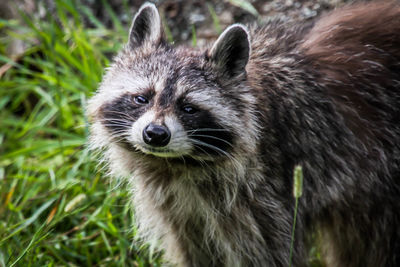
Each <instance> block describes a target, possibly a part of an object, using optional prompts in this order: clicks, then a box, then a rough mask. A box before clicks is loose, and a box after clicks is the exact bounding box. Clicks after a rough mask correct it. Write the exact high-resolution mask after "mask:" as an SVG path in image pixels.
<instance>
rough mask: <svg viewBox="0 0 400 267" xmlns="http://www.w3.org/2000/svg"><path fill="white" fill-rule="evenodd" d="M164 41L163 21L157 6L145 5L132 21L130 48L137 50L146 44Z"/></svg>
mask: <svg viewBox="0 0 400 267" xmlns="http://www.w3.org/2000/svg"><path fill="white" fill-rule="evenodd" d="M161 39H162V31H161V20H160V15H159V14H158V10H157V8H156V6H155V5H154V4H152V3H145V4H143V5H142V6H141V7H140V9H139V11H138V12H137V14H136V16H135V17H134V19H133V21H132V26H131V29H130V31H129V41H128V46H129V48H131V49H135V48H137V47H139V46H141V45H142V44H143V43H144V42H150V43H157V42H160V41H161Z"/></svg>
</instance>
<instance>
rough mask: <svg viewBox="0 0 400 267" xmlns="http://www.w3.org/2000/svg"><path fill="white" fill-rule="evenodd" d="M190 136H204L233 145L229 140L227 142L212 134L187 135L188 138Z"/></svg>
mask: <svg viewBox="0 0 400 267" xmlns="http://www.w3.org/2000/svg"><path fill="white" fill-rule="evenodd" d="M190 137H206V138H211V139H215V140H219V141H222V142H224V143H226V144H228V145H229V146H231V147H233V145H232V144H231V143H230V142H228V141H226V140H224V139H222V138H219V137H216V136H212V135H205V134H204V135H203V134H191V135H189V138H190Z"/></svg>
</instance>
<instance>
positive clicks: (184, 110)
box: [182, 105, 197, 114]
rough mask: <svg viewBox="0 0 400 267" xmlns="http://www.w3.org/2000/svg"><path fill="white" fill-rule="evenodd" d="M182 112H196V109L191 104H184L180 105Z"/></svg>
mask: <svg viewBox="0 0 400 267" xmlns="http://www.w3.org/2000/svg"><path fill="white" fill-rule="evenodd" d="M182 110H183V112H185V113H187V114H194V113H196V112H197V109H196V108H195V107H193V106H191V105H186V106H183V107H182Z"/></svg>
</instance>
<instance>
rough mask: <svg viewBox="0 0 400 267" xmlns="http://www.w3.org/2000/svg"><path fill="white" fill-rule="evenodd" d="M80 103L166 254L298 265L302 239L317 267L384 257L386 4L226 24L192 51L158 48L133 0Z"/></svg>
mask: <svg viewBox="0 0 400 267" xmlns="http://www.w3.org/2000/svg"><path fill="white" fill-rule="evenodd" d="M87 113H88V116H89V117H90V121H91V135H90V146H91V148H93V149H95V150H98V151H101V155H102V157H103V159H104V161H105V162H106V164H108V166H109V169H110V174H111V175H112V176H115V177H124V179H125V181H126V184H127V186H129V189H130V191H131V193H132V200H133V204H132V206H133V207H134V210H135V218H136V220H137V224H138V229H139V233H140V236H141V237H142V238H143V239H144V240H146V241H148V242H151V243H153V244H154V245H155V246H158V247H159V248H160V249H162V250H164V251H165V258H166V261H167V262H169V263H170V264H173V265H177V266H271V267H273V266H289V263H290V261H291V260H292V262H293V264H294V266H308V265H309V263H308V260H307V259H308V252H309V249H310V244H311V243H312V242H311V241H312V240H314V239H317V241H318V244H319V245H320V247H321V254H322V257H323V259H324V261H325V262H326V265H327V266H371V267H376V266H392V267H395V266H400V4H399V3H398V2H393V1H384V2H383V1H380V2H371V3H358V4H353V5H349V6H346V7H343V8H341V9H338V10H335V11H333V12H331V13H328V14H326V15H324V16H322V17H321V18H319V19H317V20H315V21H314V22H310V23H303V24H299V23H291V22H288V21H282V20H272V21H270V22H269V23H267V24H266V25H263V26H252V27H246V26H244V25H241V24H234V25H232V26H230V27H228V28H227V29H226V30H225V31H224V32H223V33H222V34H221V35H220V36H219V38H218V39H217V40H216V42H215V43H214V44H213V45H212V46H210V47H208V48H203V49H195V48H190V47H185V46H178V47H173V46H172V45H171V44H169V43H168V42H167V41H166V39H165V38H164V35H163V31H162V25H161V21H160V16H159V13H158V11H157V8H156V7H155V6H154V5H153V4H150V3H145V4H144V5H143V6H142V7H141V8H140V10H139V11H138V13H137V14H136V16H135V17H134V19H133V23H132V26H131V29H130V33H129V41H128V43H127V44H126V46H125V47H124V49H123V50H122V51H121V52H120V53H119V54H118V55H117V56H116V57H115V58H114V60H113V63H112V64H111V66H110V67H109V68H108V69H107V71H106V74H105V75H104V78H103V81H102V83H101V85H100V87H99V89H98V90H97V92H96V94H95V95H94V96H93V97H92V98H91V99H90V101H89V103H88V107H87ZM296 165H301V166H302V168H303V175H304V182H303V183H304V188H303V196H302V197H301V198H300V199H299V204H298V215H297V223H296V230H295V236H294V248H293V255H292V258H290V244H291V241H292V236H291V235H292V234H291V232H292V226H293V219H294V215H293V214H294V209H295V201H294V197H293V194H292V187H293V179H292V177H293V170H294V166H296ZM315 237H317V238H315Z"/></svg>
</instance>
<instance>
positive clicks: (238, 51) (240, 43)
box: [209, 24, 250, 78]
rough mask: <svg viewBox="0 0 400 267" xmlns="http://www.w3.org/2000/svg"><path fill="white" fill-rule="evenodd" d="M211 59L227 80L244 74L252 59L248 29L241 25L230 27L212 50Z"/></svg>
mask: <svg viewBox="0 0 400 267" xmlns="http://www.w3.org/2000/svg"><path fill="white" fill-rule="evenodd" d="M209 57H210V59H211V61H212V62H213V63H214V64H215V67H216V68H217V71H219V72H222V74H223V75H224V76H226V77H227V78H233V77H235V76H237V75H239V74H241V73H244V72H245V71H246V65H247V62H248V61H249V57H250V40H249V33H248V30H247V28H246V27H245V26H243V25H241V24H233V25H231V26H229V27H228V28H227V29H226V30H225V31H224V32H223V33H222V34H221V35H220V36H219V38H218V39H217V41H216V42H215V44H214V46H213V47H212V48H211V50H210V53H209Z"/></svg>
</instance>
